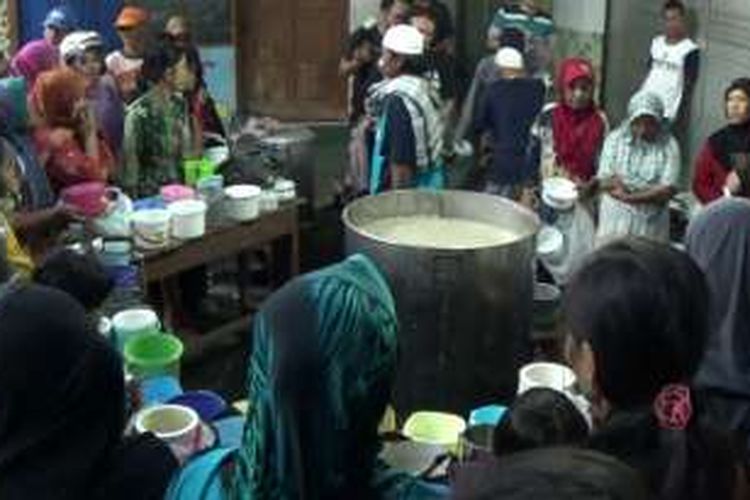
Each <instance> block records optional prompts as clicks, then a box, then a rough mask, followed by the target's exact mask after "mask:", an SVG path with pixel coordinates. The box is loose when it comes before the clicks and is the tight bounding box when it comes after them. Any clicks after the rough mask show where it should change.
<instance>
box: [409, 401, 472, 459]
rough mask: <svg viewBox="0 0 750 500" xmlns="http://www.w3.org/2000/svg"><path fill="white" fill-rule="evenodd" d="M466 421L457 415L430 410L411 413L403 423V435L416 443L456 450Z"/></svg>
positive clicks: (450, 450)
mask: <svg viewBox="0 0 750 500" xmlns="http://www.w3.org/2000/svg"><path fill="white" fill-rule="evenodd" d="M465 430H466V421H465V420H464V419H463V418H461V417H459V416H458V415H453V414H451V413H441V412H432V411H419V412H416V413H413V414H412V415H411V416H410V417H409V418H408V419H407V420H406V423H405V424H404V428H403V430H402V432H403V434H404V436H406V437H407V438H409V439H411V440H412V441H416V442H418V443H425V444H433V445H437V446H441V447H442V448H443V449H445V450H446V451H449V452H454V453H455V452H457V451H458V443H459V438H460V436H461V433H463V432H464V431H465Z"/></svg>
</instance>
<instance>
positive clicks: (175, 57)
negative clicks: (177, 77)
mask: <svg viewBox="0 0 750 500" xmlns="http://www.w3.org/2000/svg"><path fill="white" fill-rule="evenodd" d="M184 56H185V52H184V51H182V50H180V49H178V48H177V47H175V46H174V44H173V43H169V42H166V41H164V40H160V41H159V43H157V44H156V45H154V46H153V47H151V48H149V49H148V50H147V51H146V55H145V56H144V58H143V70H142V75H143V78H144V79H145V80H146V81H147V82H149V83H151V84H156V83H159V82H160V81H161V80H162V79H163V78H164V75H165V74H166V73H167V71H168V70H169V69H170V68H173V67H175V66H176V65H177V64H178V63H179V62H180V61H181V60H182V58H183V57H184Z"/></svg>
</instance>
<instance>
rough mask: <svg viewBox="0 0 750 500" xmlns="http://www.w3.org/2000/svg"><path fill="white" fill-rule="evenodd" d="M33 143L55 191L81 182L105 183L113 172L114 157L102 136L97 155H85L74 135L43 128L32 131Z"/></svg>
mask: <svg viewBox="0 0 750 500" xmlns="http://www.w3.org/2000/svg"><path fill="white" fill-rule="evenodd" d="M34 145H35V146H36V150H37V154H38V155H39V160H40V163H41V164H42V165H44V169H45V170H46V172H47V176H48V177H49V180H50V183H51V184H52V187H53V189H54V190H55V192H59V191H60V190H61V189H63V188H66V187H68V186H72V185H73V184H78V183H81V182H87V181H102V182H106V181H107V179H108V178H109V177H110V175H111V174H112V173H113V172H112V171H113V169H114V159H113V157H112V153H111V152H110V150H109V147H108V146H107V144H106V142H104V141H103V140H102V139H100V140H99V158H94V157H91V156H89V155H87V154H86V152H85V151H84V150H83V148H82V147H81V145H80V143H79V142H78V140H77V139H75V138H74V137H71V136H68V135H67V134H56V133H55V131H54V130H50V129H48V128H44V127H42V128H38V129H36V131H35V132H34Z"/></svg>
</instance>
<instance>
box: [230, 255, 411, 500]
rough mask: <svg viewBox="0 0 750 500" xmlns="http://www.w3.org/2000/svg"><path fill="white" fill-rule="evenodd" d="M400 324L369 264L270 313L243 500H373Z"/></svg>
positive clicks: (294, 289) (295, 286)
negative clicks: (337, 495) (339, 498)
mask: <svg viewBox="0 0 750 500" xmlns="http://www.w3.org/2000/svg"><path fill="white" fill-rule="evenodd" d="M397 324H398V323H397V319H396V311H395V305H394V302H393V297H392V295H391V292H390V290H389V288H388V286H387V284H386V283H385V280H384V279H383V277H382V276H381V275H380V273H379V272H378V270H377V269H376V268H375V266H374V265H373V264H372V262H370V261H369V260H368V259H367V258H365V257H362V256H354V257H351V258H349V259H348V260H346V261H344V262H343V263H341V264H338V265H335V266H332V267H330V268H327V269H325V270H323V271H320V272H317V273H313V274H310V275H308V276H306V277H304V278H302V279H299V280H297V281H295V282H293V283H292V284H290V285H289V286H288V287H286V288H285V289H284V290H282V291H281V292H279V293H278V294H277V295H275V296H274V297H273V298H272V299H271V300H270V301H269V302H268V303H267V304H266V306H265V307H264V308H263V311H262V313H261V315H260V317H259V318H257V323H256V327H255V338H254V342H255V348H254V351H253V355H252V359H251V365H250V370H249V375H248V383H249V386H250V397H249V399H250V401H252V407H253V409H252V410H251V413H250V415H248V421H247V424H246V428H245V435H244V443H243V447H242V449H241V450H240V453H239V460H238V462H237V466H236V468H235V470H236V475H235V479H234V482H233V485H232V488H233V490H234V491H235V492H236V493H237V495H235V496H236V497H239V498H274V499H280V500H284V499H289V500H292V499H295V500H297V499H301V498H316V499H317V498H331V494H332V492H334V491H336V492H342V491H346V492H348V493H347V494H346V495H345V496H346V497H348V498H363V497H366V496H369V495H368V493H369V491H368V490H369V487H370V483H371V476H372V473H373V471H374V469H375V464H376V457H377V453H378V451H379V441H378V435H377V428H378V422H379V420H380V418H381V416H382V415H383V412H384V411H385V407H386V405H387V403H388V400H389V396H390V390H391V387H392V384H393V375H394V372H395V368H396V349H397V338H396V334H397Z"/></svg>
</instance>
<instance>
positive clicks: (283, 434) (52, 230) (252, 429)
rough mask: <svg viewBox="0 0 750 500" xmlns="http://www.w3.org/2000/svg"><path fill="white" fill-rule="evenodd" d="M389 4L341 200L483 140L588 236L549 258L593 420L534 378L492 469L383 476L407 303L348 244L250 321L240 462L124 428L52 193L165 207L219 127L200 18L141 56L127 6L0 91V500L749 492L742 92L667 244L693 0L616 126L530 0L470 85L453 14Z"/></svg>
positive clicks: (421, 176) (63, 213) (747, 227)
mask: <svg viewBox="0 0 750 500" xmlns="http://www.w3.org/2000/svg"><path fill="white" fill-rule="evenodd" d="M381 7H382V8H381V18H380V20H379V22H377V23H376V24H373V25H368V26H365V27H364V28H363V29H361V30H359V31H357V32H356V33H354V34H353V36H352V40H351V44H350V46H349V47H348V50H347V53H346V55H345V57H344V58H343V59H342V61H341V72H342V74H344V75H347V77H350V78H351V79H352V92H351V96H352V102H351V104H352V106H351V114H350V119H351V122H350V123H351V126H352V142H351V148H350V153H351V159H352V168H351V169H350V172H349V173H350V175H349V177H348V179H347V181H348V184H347V187H348V188H349V190H350V193H349V194H350V196H357V195H360V194H362V193H368V192H369V193H378V192H381V191H383V190H387V189H397V188H412V187H430V188H442V187H444V186H445V185H446V183H447V182H448V181H447V180H446V173H447V172H448V171H449V170H450V168H451V158H452V156H453V155H455V154H456V151H455V150H454V149H458V150H461V149H462V147H465V146H464V145H463V144H461V143H462V141H464V140H466V141H467V142H470V143H473V149H474V151H476V155H475V156H476V159H477V172H479V173H480V174H482V175H481V181H482V182H481V186H480V187H481V189H482V190H486V191H489V192H491V193H494V194H497V195H500V196H505V197H510V198H513V199H516V200H518V201H521V202H523V203H527V204H528V205H529V206H531V207H532V208H535V209H537V210H538V211H539V212H540V215H541V217H542V218H543V219H544V220H545V221H546V222H548V223H549V224H554V225H556V226H557V227H559V228H560V229H561V231H562V232H564V233H565V234H566V236H567V237H568V238H569V240H570V242H569V244H568V246H567V251H566V253H565V255H564V256H563V257H562V258H561V260H560V261H557V262H553V263H548V267H549V268H550V271H552V274H553V275H555V276H556V277H557V276H561V277H562V279H561V281H563V282H564V284H565V294H564V307H563V313H562V318H561V321H562V324H563V326H564V328H563V330H564V331H565V349H564V351H565V353H564V357H565V361H566V362H567V363H568V364H569V365H570V366H571V367H572V369H573V370H574V372H575V374H576V378H577V386H578V389H579V390H580V392H581V393H582V394H584V395H585V396H586V399H587V400H588V401H589V402H590V405H591V406H590V413H589V414H588V415H585V416H584V415H583V414H582V413H581V410H580V409H579V407H578V406H576V405H575V404H574V403H573V402H571V401H570V400H569V399H568V397H567V396H566V395H564V394H562V393H560V392H556V391H554V390H552V389H539V388H537V389H533V390H531V391H528V392H526V393H524V394H522V395H520V396H518V397H517V398H516V400H515V401H514V402H513V403H512V404H511V405H510V407H509V409H508V414H507V415H506V416H505V417H504V418H503V419H502V420H501V421H500V422H499V423H498V424H497V427H496V428H495V429H494V436H493V443H492V457H489V458H488V459H487V460H482V461H476V462H470V463H466V464H460V465H458V466H456V467H455V468H453V469H452V470H451V472H450V474H449V476H448V477H447V478H446V477H443V478H441V479H440V480H428V479H425V478H421V477H415V476H413V475H410V474H406V473H402V472H400V471H397V470H394V469H391V468H389V467H388V466H387V465H386V464H385V463H384V462H383V461H382V460H381V459H380V455H379V453H380V450H381V447H382V442H381V436H380V435H379V424H380V422H381V418H382V417H383V415H384V414H385V413H386V408H387V406H388V404H389V403H390V401H391V395H392V391H393V385H394V382H395V374H396V369H397V365H398V352H399V321H398V316H397V314H396V310H397V304H396V303H395V301H394V297H393V295H392V292H391V283H389V281H388V278H387V276H386V274H385V273H384V272H383V271H382V270H381V269H379V267H378V265H377V263H376V262H374V261H373V260H371V259H370V258H368V257H366V256H364V255H354V256H351V257H349V258H347V259H346V260H344V261H343V262H340V263H338V264H335V265H333V266H330V267H327V268H324V269H322V270H319V271H316V272H313V273H311V274H307V275H304V276H301V277H298V278H296V279H294V280H293V281H291V282H289V283H288V284H286V285H285V286H284V287H283V288H282V289H280V290H279V291H277V292H276V293H275V294H274V295H273V296H272V297H271V298H270V299H269V300H267V301H266V302H265V303H264V304H263V306H262V307H261V309H260V311H259V312H258V314H257V315H256V317H255V318H254V321H253V333H252V335H253V342H252V353H251V356H250V359H249V361H248V366H247V377H246V390H247V394H248V401H249V409H248V413H247V415H246V417H245V424H244V432H243V434H242V440H241V444H240V445H239V446H238V447H235V448H212V449H209V450H205V451H203V452H201V453H199V454H197V455H195V456H193V457H189V458H188V459H187V460H185V461H183V462H182V463H180V462H179V461H178V460H177V459H176V457H175V456H174V455H173V453H172V452H171V451H170V449H169V447H168V446H167V445H166V444H165V443H163V442H162V441H160V440H158V439H156V438H154V437H153V436H152V435H150V434H144V435H140V436H133V435H132V433H131V432H128V431H127V429H126V426H127V422H128V419H129V418H130V417H131V415H129V414H128V412H127V411H126V400H127V397H126V389H125V383H124V380H125V379H124V374H123V364H122V359H121V358H120V357H119V356H118V355H117V353H116V352H115V351H114V350H113V348H112V347H111V346H110V345H109V344H107V343H106V341H105V340H104V339H103V338H102V337H101V336H100V335H98V334H97V333H95V331H94V327H93V325H92V321H91V313H92V312H93V311H95V310H96V309H97V308H98V307H99V306H100V305H101V302H102V300H103V297H105V296H106V295H107V294H108V293H109V291H110V290H111V287H112V283H111V281H110V280H109V278H108V277H107V276H106V275H105V274H102V273H100V272H98V271H97V266H96V265H95V263H92V262H90V260H89V259H90V258H89V257H87V256H82V255H79V254H77V253H75V252H71V251H67V250H60V249H55V248H54V240H55V237H56V234H58V233H59V231H60V230H61V229H62V228H63V227H64V226H65V225H67V223H68V222H69V221H70V220H72V219H73V218H75V217H77V214H76V213H75V211H74V210H73V209H72V208H71V207H69V206H67V205H65V204H64V203H61V202H59V201H57V200H58V199H59V195H60V193H61V192H62V191H63V190H64V189H65V188H66V187H68V186H71V185H74V184H76V183H80V182H82V181H88V180H95V181H106V182H113V183H118V184H119V185H120V186H122V187H124V188H125V189H126V190H128V192H131V193H133V195H134V196H139V197H141V196H150V195H152V194H154V193H155V192H156V191H157V188H158V187H159V186H161V185H163V184H164V183H169V182H173V181H176V180H179V176H180V169H179V165H180V163H181V161H182V160H183V159H185V158H189V157H190V156H191V155H195V154H199V153H200V150H201V148H202V147H203V141H204V140H205V138H206V137H207V136H210V135H211V134H222V133H223V131H222V127H221V121H220V120H218V119H217V117H216V113H215V110H214V109H213V106H212V104H211V99H210V96H209V95H208V92H207V90H206V88H205V85H204V84H203V81H202V75H201V64H200V58H199V57H198V53H197V50H196V48H195V46H194V45H193V43H192V41H191V37H190V34H189V29H188V26H187V23H186V22H185V20H184V19H181V18H173V19H171V20H170V22H169V23H168V24H167V26H166V27H165V29H164V33H163V34H162V35H161V36H159V37H158V39H157V40H153V41H151V42H149V41H148V37H147V36H146V33H147V31H146V23H147V22H148V19H149V16H148V13H147V12H146V11H144V10H142V9H139V8H135V7H125V8H124V9H123V11H122V12H121V14H120V16H119V17H118V18H117V20H116V27H117V29H118V32H119V33H120V35H121V37H122V39H123V45H124V46H123V49H122V50H120V51H116V52H114V53H112V54H110V55H109V56H108V57H106V58H105V55H104V50H103V43H102V41H101V38H100V36H99V35H98V34H97V33H93V32H86V31H77V30H76V29H75V28H76V26H75V22H74V20H73V19H72V17H71V16H70V13H69V12H67V11H65V10H63V9H55V10H54V11H52V12H51V13H50V15H49V16H48V18H47V20H46V21H45V28H46V31H45V38H44V39H43V40H39V41H34V42H31V43H30V44H28V45H27V46H25V47H23V48H22V49H21V50H20V51H19V52H18V54H17V55H16V56H15V57H14V58H13V61H12V63H11V65H10V70H9V71H11V75H12V76H10V77H8V78H6V79H3V80H0V139H1V140H0V168H2V170H1V171H0V191H1V194H2V198H1V200H0V201H1V202H2V206H1V207H0V208H1V209H2V214H3V216H2V219H0V221H1V222H2V224H3V228H4V233H5V236H6V248H7V253H8V259H7V261H8V263H9V264H10V265H11V266H12V267H13V268H14V270H15V271H17V272H19V273H21V274H22V275H25V276H26V278H27V279H23V280H9V281H6V282H4V283H3V284H2V286H1V287H0V498H3V499H5V498H8V499H16V498H17V499H26V498H35V499H36V498H39V499H47V498H50V499H51V498H54V499H62V500H65V499H82V498H94V499H98V498H102V499H104V498H108V499H113V498H128V499H132V498H143V499H157V498H168V499H207V500H210V499H218V498H237V499H246V498H250V499H256V498H257V499H289V500H292V499H295V500H296V499H360V498H362V499H397V498H398V499H439V498H450V497H454V498H459V499H510V500H516V499H532V498H533V499H538V498H576V499H589V498H590V499H603V498H618V499H629V500H630V499H632V500H646V499H652V498H656V499H659V500H705V499H707V498H715V499H716V500H724V499H726V500H734V499H743V498H748V495H750V490H749V489H748V487H749V485H748V476H747V472H748V465H750V462H748V460H749V459H750V363H748V358H749V357H750V341H749V339H750V331H748V329H750V252H749V251H748V250H749V249H750V224H748V221H749V220H750V201H748V200H746V199H744V196H743V195H745V194H747V190H748V187H747V186H748V185H747V182H748V180H749V178H748V173H747V172H748V168H750V162H749V161H748V158H749V157H750V156H749V154H750V133H749V130H750V129H749V128H748V127H750V125H749V124H750V81H749V80H746V79H740V80H737V81H736V82H734V83H732V85H731V86H730V87H729V88H728V90H727V92H726V96H725V99H726V110H727V119H728V122H729V124H728V125H727V126H726V127H725V128H723V129H722V130H720V131H719V132H717V133H716V134H714V135H712V136H711V138H710V139H709V140H708V141H707V144H706V145H705V147H704V149H703V151H702V152H701V154H700V157H699V159H698V167H697V170H696V176H695V182H694V190H695V192H696V195H697V197H698V198H699V199H700V200H701V201H702V202H704V203H706V205H707V206H706V207H705V208H704V209H703V210H701V211H700V213H699V214H698V215H697V216H695V217H694V218H693V219H692V220H691V222H690V225H689V227H688V230H687V236H686V238H685V249H684V250H679V249H675V248H673V247H672V246H670V245H668V244H666V243H667V241H668V239H669V218H668V212H667V204H668V202H669V200H670V199H671V198H672V197H673V195H674V194H675V192H676V189H677V186H678V181H679V178H680V171H681V166H682V162H681V160H680V155H681V147H680V143H679V141H678V140H677V139H676V138H675V134H674V131H675V126H676V124H679V123H680V121H681V120H684V116H685V114H687V113H689V109H687V102H688V97H689V93H690V91H691V88H692V85H693V84H694V82H695V79H696V78H697V74H698V53H697V52H696V50H695V45H694V44H693V43H692V42H689V39H688V38H687V31H686V29H685V8H684V6H683V5H682V4H681V3H679V2H677V1H674V0H671V1H669V2H667V3H666V4H665V6H664V10H663V14H664V19H665V27H666V29H665V35H664V36H662V37H658V38H657V39H656V40H655V41H654V43H653V45H652V53H651V58H650V68H649V73H648V75H647V76H646V77H645V79H644V84H643V88H642V89H641V90H640V91H639V92H638V93H637V94H636V95H634V96H633V97H632V99H631V102H630V106H629V110H628V118H627V119H626V120H625V121H624V122H623V123H622V124H621V125H620V126H619V127H617V128H615V129H614V130H612V131H610V130H609V124H608V120H607V118H606V116H605V114H604V112H603V111H602V110H601V108H600V107H599V106H597V105H596V103H595V99H594V96H595V94H596V92H595V88H596V77H595V70H594V67H593V65H592V64H591V62H590V61H587V60H585V59H581V58H577V57H576V58H568V59H566V60H564V61H563V62H562V63H561V64H559V65H558V67H557V68H553V63H552V57H551V55H552V53H553V52H554V51H553V45H554V38H553V34H554V24H553V23H552V20H551V18H550V17H549V16H548V15H546V14H545V13H543V12H542V11H541V10H540V9H539V8H538V7H537V6H536V4H535V2H534V1H532V0H524V1H522V2H511V4H509V5H507V6H505V7H503V8H501V9H500V10H499V11H498V12H497V14H496V16H495V17H494V18H493V21H492V24H491V26H490V28H489V29H488V46H489V47H490V48H491V49H492V51H493V54H491V55H489V56H488V57H487V58H485V59H483V60H482V61H481V62H480V64H479V67H478V68H477V71H476V73H475V76H474V81H473V82H472V84H471V87H470V91H469V92H468V93H467V95H466V96H464V95H463V94H464V93H463V92H462V91H461V89H460V88H459V87H460V85H459V78H457V72H456V70H455V64H456V61H455V58H456V53H455V47H454V31H453V23H452V20H451V15H450V11H449V10H447V9H446V8H445V6H444V5H443V4H442V2H440V1H439V0H414V1H413V2H407V1H406V0H384V1H383V2H382V6H381ZM550 96H556V97H555V98H554V99H553V100H552V101H551V102H550ZM464 97H465V98H464ZM462 101H463V105H462ZM467 124H468V125H467ZM462 127H463V128H462ZM677 135H679V134H677ZM446 145H450V146H451V147H446ZM456 145H458V147H457V148H456V147H455V146H456ZM561 176H562V177H566V178H568V179H569V180H570V181H572V182H573V183H575V185H576V186H577V190H578V193H579V195H580V196H579V199H578V201H577V202H576V205H575V207H574V208H573V210H571V211H569V212H566V213H564V214H563V213H558V212H557V211H555V210H550V209H551V208H553V207H549V206H545V201H544V200H543V199H540V198H543V196H542V197H540V196H539V186H540V183H543V182H544V180H545V179H551V178H555V177H561ZM727 195H731V196H727ZM584 236H585V237H584ZM555 266H558V267H555ZM556 269H557V272H556V271H555V270H556ZM6 277H7V276H0V278H3V279H4V278H6ZM42 312H44V313H45V314H41V313H42ZM47 313H49V314H47ZM53 313H54V314H53ZM745 384H748V385H745ZM183 458H184V457H183Z"/></svg>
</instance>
